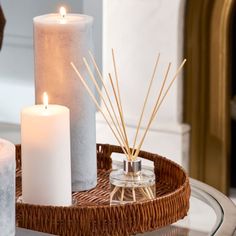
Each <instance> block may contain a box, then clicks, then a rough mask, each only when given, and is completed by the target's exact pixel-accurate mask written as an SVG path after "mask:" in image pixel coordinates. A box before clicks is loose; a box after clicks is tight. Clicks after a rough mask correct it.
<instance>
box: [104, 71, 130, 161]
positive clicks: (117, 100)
mask: <svg viewBox="0 0 236 236" xmlns="http://www.w3.org/2000/svg"><path fill="white" fill-rule="evenodd" d="M108 76H109V79H110V83H111V86H112V90H113V93H114V96H115V100H116V104H117V109H118V112H119V115H120V120H121V124H122V126H123V130H124V133H126V126H125V122H124V118H123V114H122V111H121V107H120V105H119V98H118V96H117V93H116V90H115V86H114V83H113V80H112V77H111V74H110V73H109V74H108ZM126 140H127V136H126ZM128 144H129V143H128V142H127V145H128ZM128 154H129V160H131V152H130V149H129V150H128Z"/></svg>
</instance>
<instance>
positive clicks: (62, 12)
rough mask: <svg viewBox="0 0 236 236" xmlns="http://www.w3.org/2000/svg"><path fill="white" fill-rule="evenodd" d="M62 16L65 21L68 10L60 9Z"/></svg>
mask: <svg viewBox="0 0 236 236" xmlns="http://www.w3.org/2000/svg"><path fill="white" fill-rule="evenodd" d="M60 15H61V17H62V18H63V19H64V18H65V17H66V8H65V7H60Z"/></svg>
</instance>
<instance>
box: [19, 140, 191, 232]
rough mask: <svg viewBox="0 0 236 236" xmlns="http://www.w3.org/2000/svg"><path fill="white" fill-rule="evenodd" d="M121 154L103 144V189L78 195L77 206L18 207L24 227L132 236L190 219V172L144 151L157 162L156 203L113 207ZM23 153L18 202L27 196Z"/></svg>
mask: <svg viewBox="0 0 236 236" xmlns="http://www.w3.org/2000/svg"><path fill="white" fill-rule="evenodd" d="M112 152H118V153H121V152H122V150H121V148H120V147H118V146H112V145H108V144H106V145H102V144H97V158H98V162H97V164H98V185H97V187H96V188H95V189H92V190H90V191H84V192H79V193H74V194H73V196H74V199H75V200H76V204H75V205H73V206H72V207H51V206H39V205H29V204H25V203H19V202H17V203H16V223H17V225H18V226H19V227H23V228H28V229H32V230H37V231H41V232H46V233H51V234H56V235H63V236H77V235H85V236H86V235H89V236H90V235H122V236H123V235H132V234H136V233H140V232H146V231H152V230H155V229H158V228H160V227H163V226H166V225H168V224H171V223H173V222H176V221H177V220H179V219H181V218H183V217H184V216H186V214H187V212H188V209H189V197H190V186H189V179H188V177H187V175H186V173H185V171H184V170H183V169H182V168H181V167H180V166H179V165H177V164H175V163H174V162H172V161H169V160H168V159H166V158H164V157H161V156H159V155H157V154H152V153H148V152H143V151H141V152H140V155H139V156H140V157H143V158H146V159H148V160H151V161H154V170H155V174H156V193H157V197H156V199H154V200H149V201H145V202H139V203H133V204H126V205H121V206H110V205H109V173H110V169H111V164H112V163H111V158H110V156H111V153H112ZM20 153H21V150H20V145H18V146H16V160H17V171H16V198H18V197H19V196H21V154H20Z"/></svg>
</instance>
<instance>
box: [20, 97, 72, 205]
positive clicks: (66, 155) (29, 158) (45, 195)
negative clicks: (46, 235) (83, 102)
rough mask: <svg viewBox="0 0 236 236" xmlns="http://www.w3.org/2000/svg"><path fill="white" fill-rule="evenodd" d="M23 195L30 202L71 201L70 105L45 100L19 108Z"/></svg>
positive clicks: (64, 203) (66, 202)
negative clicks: (20, 110)
mask: <svg viewBox="0 0 236 236" xmlns="http://www.w3.org/2000/svg"><path fill="white" fill-rule="evenodd" d="M21 145H22V146H21V151H22V197H23V201H24V202H26V203H30V204H39V205H54V206H68V205H71V202H72V200H71V199H72V196H71V161H70V127H69V109H68V108H67V107H64V106H59V105H51V104H49V105H48V102H47V95H46V94H44V104H43V105H34V106H31V107H27V108H24V109H23V110H22V112H21Z"/></svg>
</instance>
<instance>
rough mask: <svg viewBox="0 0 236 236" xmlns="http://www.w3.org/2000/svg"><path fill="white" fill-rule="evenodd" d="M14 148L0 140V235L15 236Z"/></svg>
mask: <svg viewBox="0 0 236 236" xmlns="http://www.w3.org/2000/svg"><path fill="white" fill-rule="evenodd" d="M15 171H16V164H15V146H14V144H12V143H10V142H8V141H6V140H3V139H0V235H1V236H13V235H15Z"/></svg>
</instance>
